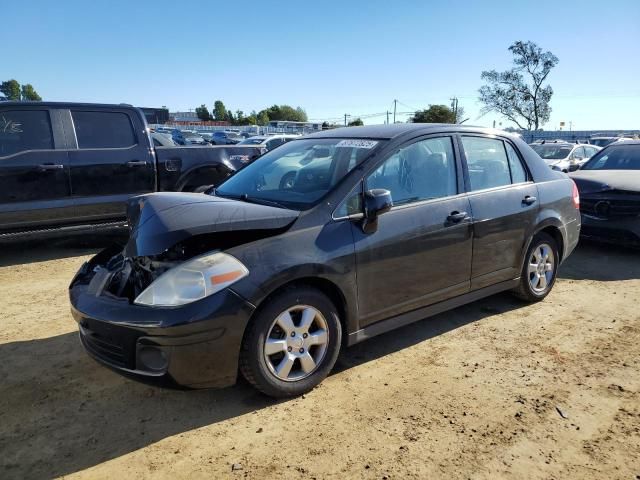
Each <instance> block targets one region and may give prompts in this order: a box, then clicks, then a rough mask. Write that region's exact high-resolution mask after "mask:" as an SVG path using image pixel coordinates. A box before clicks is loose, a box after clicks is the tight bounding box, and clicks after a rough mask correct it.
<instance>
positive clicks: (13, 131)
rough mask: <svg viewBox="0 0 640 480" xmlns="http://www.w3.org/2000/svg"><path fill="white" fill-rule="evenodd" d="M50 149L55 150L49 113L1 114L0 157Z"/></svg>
mask: <svg viewBox="0 0 640 480" xmlns="http://www.w3.org/2000/svg"><path fill="white" fill-rule="evenodd" d="M50 149H53V134H52V132H51V120H50V119H49V112H48V111H46V110H5V111H2V112H0V157H6V156H8V155H14V154H16V153H20V152H25V151H28V150H50Z"/></svg>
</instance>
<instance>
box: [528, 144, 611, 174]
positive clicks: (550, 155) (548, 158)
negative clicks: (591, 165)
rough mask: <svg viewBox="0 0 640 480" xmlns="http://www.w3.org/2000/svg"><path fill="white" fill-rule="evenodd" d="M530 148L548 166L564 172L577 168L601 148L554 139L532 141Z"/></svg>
mask: <svg viewBox="0 0 640 480" xmlns="http://www.w3.org/2000/svg"><path fill="white" fill-rule="evenodd" d="M531 148H533V150H535V152H536V153H537V154H538V155H540V157H542V159H543V160H544V161H545V162H546V163H547V165H549V167H551V168H552V169H553V170H559V171H561V172H564V173H568V172H573V171H574V170H578V169H579V168H580V167H581V166H582V165H584V164H585V163H587V161H588V160H589V159H590V158H591V157H593V156H594V155H595V154H596V153H597V152H598V151H600V150H601V148H600V147H596V146H595V145H585V144H577V143H568V142H567V143H565V142H556V141H554V142H545V143H533V144H531Z"/></svg>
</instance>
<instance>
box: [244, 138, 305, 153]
mask: <svg viewBox="0 0 640 480" xmlns="http://www.w3.org/2000/svg"><path fill="white" fill-rule="evenodd" d="M296 138H300V136H299V135H256V136H255V137H249V138H247V139H246V140H243V141H241V142H240V143H239V144H238V145H260V146H263V147H264V148H266V149H267V151H269V150H273V149H274V148H276V147H278V146H280V145H282V144H284V143H287V142H290V141H291V140H295V139H296Z"/></svg>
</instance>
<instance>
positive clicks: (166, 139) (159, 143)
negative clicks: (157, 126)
mask: <svg viewBox="0 0 640 480" xmlns="http://www.w3.org/2000/svg"><path fill="white" fill-rule="evenodd" d="M151 140H153V146H154V147H176V146H177V145H178V144H177V143H176V142H174V141H173V138H172V137H171V134H167V133H160V132H157V131H156V132H151Z"/></svg>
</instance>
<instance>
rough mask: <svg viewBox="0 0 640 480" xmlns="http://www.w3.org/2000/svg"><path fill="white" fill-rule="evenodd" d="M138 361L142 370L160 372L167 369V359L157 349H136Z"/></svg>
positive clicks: (143, 347) (148, 347) (146, 347)
mask: <svg viewBox="0 0 640 480" xmlns="http://www.w3.org/2000/svg"><path fill="white" fill-rule="evenodd" d="M138 361H139V362H140V365H141V366H142V369H144V370H152V371H154V372H161V371H164V370H166V369H167V366H168V365H169V358H168V357H167V354H166V353H165V352H164V351H163V350H161V349H160V348H158V347H152V346H148V345H145V346H142V347H139V349H138Z"/></svg>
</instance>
